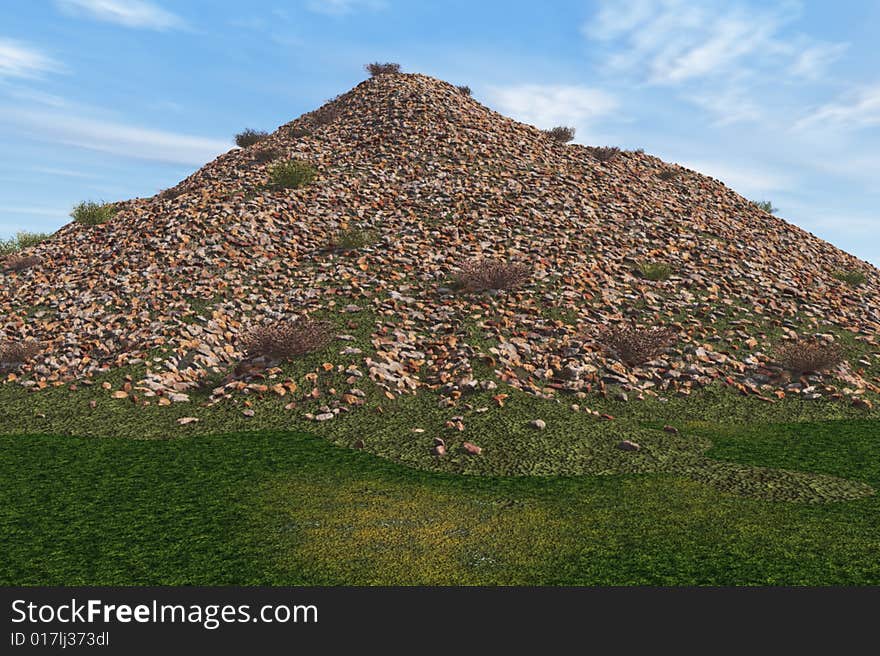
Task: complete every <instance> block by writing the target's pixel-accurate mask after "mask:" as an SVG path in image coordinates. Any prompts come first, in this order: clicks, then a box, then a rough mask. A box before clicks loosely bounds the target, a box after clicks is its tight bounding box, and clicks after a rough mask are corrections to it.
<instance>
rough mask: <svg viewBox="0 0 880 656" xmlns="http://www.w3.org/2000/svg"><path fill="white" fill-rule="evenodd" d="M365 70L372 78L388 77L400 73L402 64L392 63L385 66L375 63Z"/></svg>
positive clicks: (365, 67) (367, 66)
mask: <svg viewBox="0 0 880 656" xmlns="http://www.w3.org/2000/svg"><path fill="white" fill-rule="evenodd" d="M364 69H365V70H366V71H367V72H368V73H369V74H370V75H371V76H372V77H378V76H379V75H388V74H390V73H400V64H393V63H391V62H386V63H384V64H380V63H379V62H373V63H372V64H367V65H366V66H364Z"/></svg>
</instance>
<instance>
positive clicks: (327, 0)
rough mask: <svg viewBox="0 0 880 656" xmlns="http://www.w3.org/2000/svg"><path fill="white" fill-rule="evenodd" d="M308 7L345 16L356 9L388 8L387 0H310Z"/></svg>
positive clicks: (320, 11)
mask: <svg viewBox="0 0 880 656" xmlns="http://www.w3.org/2000/svg"><path fill="white" fill-rule="evenodd" d="M306 8H308V9H309V10H310V11H314V12H317V13H319V14H328V15H330V16H344V15H346V14H353V13H355V12H356V11H362V10H366V11H380V10H382V9H387V8H388V2H387V1H386V0H308V2H307V3H306Z"/></svg>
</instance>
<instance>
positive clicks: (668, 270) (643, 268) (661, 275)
mask: <svg viewBox="0 0 880 656" xmlns="http://www.w3.org/2000/svg"><path fill="white" fill-rule="evenodd" d="M636 273H638V274H639V276H640V277H641V278H644V279H645V280H652V281H654V282H660V281H661V280H666V279H668V278H669V276H671V275H672V267H671V266H669V265H668V264H666V262H645V261H641V262H638V263H637V264H636Z"/></svg>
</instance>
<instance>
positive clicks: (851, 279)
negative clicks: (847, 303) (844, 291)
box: [834, 269, 868, 287]
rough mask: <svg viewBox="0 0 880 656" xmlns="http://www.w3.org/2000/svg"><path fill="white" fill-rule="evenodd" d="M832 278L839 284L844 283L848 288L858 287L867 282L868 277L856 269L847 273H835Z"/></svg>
mask: <svg viewBox="0 0 880 656" xmlns="http://www.w3.org/2000/svg"><path fill="white" fill-rule="evenodd" d="M834 277H835V278H836V279H837V280H840V281H841V282H845V283H846V284H847V285H849V286H850V287H858V286H859V285H864V284H865V282H867V280H868V277H867V276H866V275H865V274H864V273H862V272H861V271H859V270H858V269H849V270H847V271H835V272H834Z"/></svg>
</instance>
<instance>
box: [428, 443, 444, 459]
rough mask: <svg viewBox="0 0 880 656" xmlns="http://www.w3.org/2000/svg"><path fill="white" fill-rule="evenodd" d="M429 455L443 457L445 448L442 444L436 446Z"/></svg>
mask: <svg viewBox="0 0 880 656" xmlns="http://www.w3.org/2000/svg"><path fill="white" fill-rule="evenodd" d="M431 453H433V454H434V455H435V456H445V455H446V447H445V446H444V445H443V444H438V445H437V446H435V447H434V448H433V449H431Z"/></svg>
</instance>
